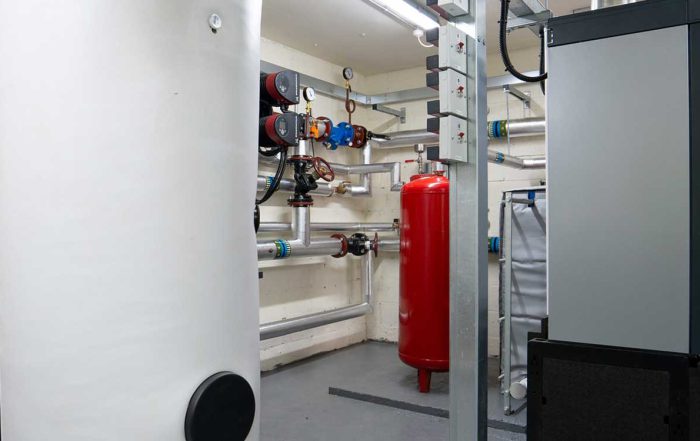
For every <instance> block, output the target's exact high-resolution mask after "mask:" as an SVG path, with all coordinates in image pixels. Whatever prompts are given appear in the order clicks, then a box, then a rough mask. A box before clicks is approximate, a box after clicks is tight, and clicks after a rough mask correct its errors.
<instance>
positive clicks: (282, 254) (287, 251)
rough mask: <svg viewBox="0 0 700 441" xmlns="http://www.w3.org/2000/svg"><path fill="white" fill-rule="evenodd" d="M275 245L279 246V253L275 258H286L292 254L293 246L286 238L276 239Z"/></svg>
mask: <svg viewBox="0 0 700 441" xmlns="http://www.w3.org/2000/svg"><path fill="white" fill-rule="evenodd" d="M275 247H277V255H275V259H284V258H286V257H289V256H290V255H291V254H292V247H291V246H290V245H289V242H287V241H286V240H276V241H275Z"/></svg>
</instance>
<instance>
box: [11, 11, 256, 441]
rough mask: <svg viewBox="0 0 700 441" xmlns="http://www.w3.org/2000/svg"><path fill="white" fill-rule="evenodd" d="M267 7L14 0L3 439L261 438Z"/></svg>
mask: <svg viewBox="0 0 700 441" xmlns="http://www.w3.org/2000/svg"><path fill="white" fill-rule="evenodd" d="M260 3H261V2H260V0H206V1H202V0H118V1H107V0H99V1H76V0H54V1H45V0H3V1H0V66H2V67H1V68H0V351H1V352H0V389H1V398H0V400H1V404H0V408H1V411H0V415H1V419H2V424H1V427H2V432H1V433H2V439H3V440H5V441H39V440H54V441H127V440H128V441H178V440H185V439H188V440H192V441H209V440H213V439H228V440H236V439H239V438H240V439H241V440H243V439H248V440H253V441H255V440H257V439H258V436H259V429H258V428H257V415H258V411H257V408H259V406H255V407H251V400H252V401H253V405H254V404H255V403H254V401H257V398H258V396H259V352H258V351H259V349H258V346H259V336H258V329H259V323H258V285H257V283H258V282H257V267H256V265H257V262H256V246H255V236H254V229H253V216H252V213H253V207H254V197H255V178H256V172H257V150H256V145H257V127H258V84H259V66H260V65H259V61H260V60H259V45H260V41H259V37H260V13H261V4H260ZM212 14H216V16H212ZM218 26H220V28H219V29H218V30H217V31H216V32H214V29H213V28H216V27H218ZM219 372H227V374H223V375H222V376H219V377H215V378H213V379H211V380H210V381H209V383H207V385H206V386H208V387H209V388H208V389H206V390H205V388H200V389H199V390H198V387H199V386H200V385H201V384H202V383H203V382H204V381H205V380H206V379H208V378H209V377H210V376H212V375H213V374H216V373H219ZM195 391H197V394H195ZM193 394H195V396H194V398H193ZM190 403H192V407H191V408H190V410H189V414H188V415H187V416H188V425H189V427H188V430H189V431H190V434H189V435H188V436H187V437H186V436H185V419H186V414H187V413H188V406H190ZM195 405H196V406H198V407H196V406H195ZM195 407H196V410H195ZM202 408H206V410H208V411H211V412H212V413H211V414H210V416H211V417H212V419H211V420H209V421H207V420H206V418H203V416H202V414H201V413H200V411H201V409H202ZM252 418H255V422H254V423H252V429H250V432H249V434H248V432H247V428H246V427H243V426H246V425H248V424H249V423H248V421H249V420H251V419H252ZM226 421H234V422H235V427H231V426H228V425H227V424H228V423H227V422H226ZM217 431H218V432H217ZM221 433H225V434H226V436H221Z"/></svg>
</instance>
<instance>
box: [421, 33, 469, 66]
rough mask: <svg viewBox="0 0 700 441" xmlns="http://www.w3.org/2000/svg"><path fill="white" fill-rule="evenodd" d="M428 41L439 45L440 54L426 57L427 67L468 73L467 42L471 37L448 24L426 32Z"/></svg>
mask: <svg viewBox="0 0 700 441" xmlns="http://www.w3.org/2000/svg"><path fill="white" fill-rule="evenodd" d="M425 39H426V41H427V42H429V43H431V44H433V45H435V46H438V55H431V56H429V57H427V58H426V68H427V69H428V70H431V71H437V70H445V69H448V68H450V69H454V70H456V71H457V72H460V73H463V74H465V75H466V74H467V50H468V47H467V44H468V42H469V39H470V37H468V36H467V34H465V33H464V32H462V31H460V30H459V29H457V27H456V26H454V25H452V24H448V25H446V26H441V27H440V28H437V29H431V30H429V31H427V32H426V34H425Z"/></svg>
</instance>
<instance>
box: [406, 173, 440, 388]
mask: <svg viewBox="0 0 700 441" xmlns="http://www.w3.org/2000/svg"><path fill="white" fill-rule="evenodd" d="M449 192H450V185H449V181H448V179H447V178H446V177H444V176H443V175H442V172H435V173H434V174H422V175H415V176H413V177H411V181H410V182H408V183H407V184H406V185H404V187H403V189H402V190H401V240H400V242H401V245H400V267H399V271H400V276H399V277H400V298H399V357H400V358H401V360H402V361H403V362H404V363H406V364H408V365H409V366H413V367H415V368H416V369H418V388H419V390H420V391H421V392H429V391H430V377H431V373H432V372H444V371H446V370H448V369H449V361H450V336H449V334H450V286H449V280H450V196H449Z"/></svg>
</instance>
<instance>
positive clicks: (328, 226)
mask: <svg viewBox="0 0 700 441" xmlns="http://www.w3.org/2000/svg"><path fill="white" fill-rule="evenodd" d="M396 229H397V226H396V225H395V224H393V223H391V224H390V223H362V222H360V223H352V222H314V223H312V224H311V231H333V232H343V231H370V232H381V231H395V230H396ZM291 230H292V224H291V223H288V222H261V223H260V228H258V232H259V233H269V232H280V231H291Z"/></svg>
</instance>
